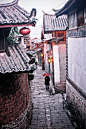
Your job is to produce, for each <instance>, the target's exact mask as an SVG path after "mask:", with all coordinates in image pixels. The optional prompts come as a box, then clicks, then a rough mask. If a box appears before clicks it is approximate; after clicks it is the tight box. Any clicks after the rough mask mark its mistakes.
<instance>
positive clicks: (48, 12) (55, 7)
mask: <svg viewBox="0 0 86 129" xmlns="http://www.w3.org/2000/svg"><path fill="white" fill-rule="evenodd" d="M67 1H68V0H65V1H64V2H63V3H61V4H60V5H58V6H57V7H55V8H58V7H59V6H61V5H62V4H64V3H66V2H67ZM51 11H52V9H51V10H50V11H49V12H47V13H50V12H51ZM41 17H43V15H41V16H39V17H38V18H37V19H39V18H41Z"/></svg>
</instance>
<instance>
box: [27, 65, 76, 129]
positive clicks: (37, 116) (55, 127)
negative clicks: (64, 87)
mask: <svg viewBox="0 0 86 129" xmlns="http://www.w3.org/2000/svg"><path fill="white" fill-rule="evenodd" d="M44 73H45V71H44V70H42V69H41V67H38V69H37V70H36V71H35V72H34V79H33V80H32V83H31V92H32V102H33V115H32V120H31V125H30V126H29V127H28V129H74V127H73V126H72V124H71V122H70V120H69V118H68V117H67V115H66V113H65V111H64V109H63V97H62V94H55V95H50V93H49V91H46V89H45V85H44V76H43V74H44Z"/></svg>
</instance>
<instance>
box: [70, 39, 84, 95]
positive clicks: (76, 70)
mask: <svg viewBox="0 0 86 129" xmlns="http://www.w3.org/2000/svg"><path fill="white" fill-rule="evenodd" d="M85 55H86V37H85V38H68V77H69V78H70V79H71V80H72V81H73V82H74V83H75V84H77V85H78V87H79V88H81V89H82V90H83V91H84V92H85V93H86V58H85Z"/></svg>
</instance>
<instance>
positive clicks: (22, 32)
mask: <svg viewBox="0 0 86 129" xmlns="http://www.w3.org/2000/svg"><path fill="white" fill-rule="evenodd" d="M29 33H30V29H29V28H26V27H23V28H22V29H20V34H22V35H27V34H29Z"/></svg>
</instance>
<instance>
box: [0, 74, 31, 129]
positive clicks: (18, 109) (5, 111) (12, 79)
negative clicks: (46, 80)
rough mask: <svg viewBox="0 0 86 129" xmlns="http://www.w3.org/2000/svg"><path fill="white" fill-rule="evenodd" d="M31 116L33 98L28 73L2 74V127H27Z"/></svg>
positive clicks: (16, 128)
mask: <svg viewBox="0 0 86 129" xmlns="http://www.w3.org/2000/svg"><path fill="white" fill-rule="evenodd" d="M27 116H28V117H27ZM30 117H31V98H30V89H29V84H28V74H27V73H16V74H7V75H0V124H1V125H2V126H1V127H2V128H3V127H5V128H7V129H20V128H23V129H25V126H26V125H27V121H29V119H30Z"/></svg>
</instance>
